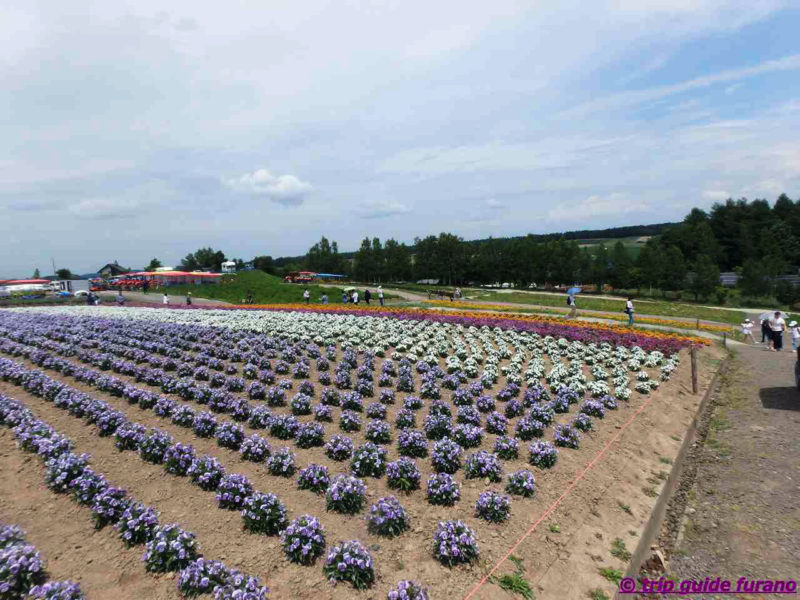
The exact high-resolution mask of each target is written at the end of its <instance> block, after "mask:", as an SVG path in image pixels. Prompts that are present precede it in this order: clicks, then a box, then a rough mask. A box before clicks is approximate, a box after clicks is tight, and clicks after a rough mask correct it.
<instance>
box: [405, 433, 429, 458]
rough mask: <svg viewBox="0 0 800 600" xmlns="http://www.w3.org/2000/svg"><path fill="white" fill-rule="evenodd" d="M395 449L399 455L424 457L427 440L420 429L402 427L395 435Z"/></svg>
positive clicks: (426, 454)
mask: <svg viewBox="0 0 800 600" xmlns="http://www.w3.org/2000/svg"><path fill="white" fill-rule="evenodd" d="M397 451H398V452H399V453H400V456H410V457H414V458H425V457H426V456H428V442H427V440H426V439H425V436H424V435H423V434H422V432H421V431H416V430H414V429H404V430H403V431H401V432H400V434H399V435H398V436H397Z"/></svg>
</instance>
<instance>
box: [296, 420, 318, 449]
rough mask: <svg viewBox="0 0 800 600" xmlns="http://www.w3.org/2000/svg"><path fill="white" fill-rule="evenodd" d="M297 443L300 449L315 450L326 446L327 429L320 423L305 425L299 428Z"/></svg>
mask: <svg viewBox="0 0 800 600" xmlns="http://www.w3.org/2000/svg"><path fill="white" fill-rule="evenodd" d="M295 443H296V444H297V447H298V448H314V447H317V446H324V445H325V428H324V427H323V426H322V425H321V424H320V423H315V422H311V423H303V424H302V425H300V427H298V428H297V435H296V436H295Z"/></svg>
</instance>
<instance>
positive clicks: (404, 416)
mask: <svg viewBox="0 0 800 600" xmlns="http://www.w3.org/2000/svg"><path fill="white" fill-rule="evenodd" d="M416 425H417V415H416V413H415V412H414V411H413V410H408V409H407V408H401V409H400V410H398V411H397V415H396V416H395V418H394V426H395V427H397V428H398V429H411V428H413V427H416Z"/></svg>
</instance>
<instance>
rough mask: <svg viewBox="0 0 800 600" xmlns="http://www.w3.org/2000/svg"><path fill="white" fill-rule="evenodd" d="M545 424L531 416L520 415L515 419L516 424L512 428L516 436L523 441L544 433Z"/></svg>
mask: <svg viewBox="0 0 800 600" xmlns="http://www.w3.org/2000/svg"><path fill="white" fill-rule="evenodd" d="M545 427H546V425H545V424H544V423H542V422H541V421H537V420H536V419H534V418H532V417H529V416H528V417H522V418H521V419H519V420H517V426H516V427H515V429H514V433H515V434H516V437H518V438H519V439H521V440H523V441H526V442H527V441H530V440H532V439H533V438H537V437H542V436H543V435H544V430H545Z"/></svg>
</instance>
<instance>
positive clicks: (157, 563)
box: [142, 524, 197, 573]
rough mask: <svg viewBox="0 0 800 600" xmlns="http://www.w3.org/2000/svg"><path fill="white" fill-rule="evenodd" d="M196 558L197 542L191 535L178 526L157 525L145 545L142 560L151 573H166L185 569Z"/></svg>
mask: <svg viewBox="0 0 800 600" xmlns="http://www.w3.org/2000/svg"><path fill="white" fill-rule="evenodd" d="M195 558H197V541H196V540H195V536H194V534H193V533H190V532H188V531H183V530H182V529H181V528H180V527H178V525H176V524H172V525H159V526H158V527H156V528H155V530H154V531H153V537H152V538H151V539H149V540H148V541H147V542H146V544H145V552H144V555H143V556H142V560H143V561H144V563H145V568H146V569H147V570H148V571H150V572H152V573H167V572H169V571H178V570H180V569H182V568H184V567H186V566H187V565H188V564H189V563H190V562H191V561H193V560H194V559H195Z"/></svg>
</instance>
